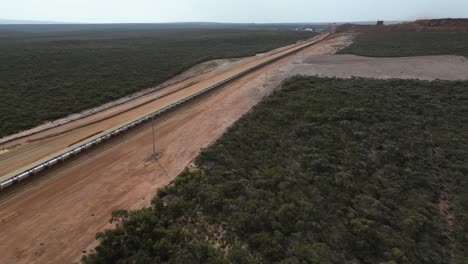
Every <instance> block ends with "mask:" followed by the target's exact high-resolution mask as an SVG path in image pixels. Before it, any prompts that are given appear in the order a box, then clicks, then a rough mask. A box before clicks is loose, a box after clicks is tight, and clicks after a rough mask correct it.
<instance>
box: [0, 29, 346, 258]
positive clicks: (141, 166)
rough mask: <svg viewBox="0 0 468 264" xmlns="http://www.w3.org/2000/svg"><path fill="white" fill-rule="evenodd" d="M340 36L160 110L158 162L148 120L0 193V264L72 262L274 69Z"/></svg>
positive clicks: (253, 94) (273, 78)
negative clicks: (116, 215) (119, 212)
mask: <svg viewBox="0 0 468 264" xmlns="http://www.w3.org/2000/svg"><path fill="white" fill-rule="evenodd" d="M340 41H341V39H336V38H334V39H331V40H328V41H325V42H323V43H320V44H318V45H316V46H311V47H309V48H307V49H305V50H303V51H300V52H298V53H297V54H296V55H291V56H288V57H286V58H283V59H280V60H278V61H276V62H274V63H272V64H269V65H268V66H267V67H265V68H262V69H259V70H256V71H253V72H251V73H249V74H247V75H245V76H243V77H242V78H239V79H237V80H235V81H233V82H230V83H228V84H227V85H226V86H224V87H222V88H220V89H216V90H213V91H212V92H210V93H209V94H206V95H203V96H202V97H200V98H197V99H195V100H193V101H191V102H189V103H187V104H186V105H182V106H181V107H179V108H177V109H175V110H174V111H171V112H169V113H167V114H165V115H164V116H161V117H160V118H158V119H157V121H156V139H157V141H156V142H157V143H156V146H157V151H158V152H159V153H160V156H159V159H158V162H155V161H154V160H153V159H149V157H150V155H151V152H152V143H151V142H152V129H151V126H150V125H149V124H147V125H142V126H139V127H136V128H135V129H132V130H130V131H128V132H127V133H125V134H122V135H120V136H119V137H116V138H115V139H113V140H111V141H108V142H106V143H103V144H102V145H100V146H97V147H96V148H93V149H91V150H90V151H89V152H86V153H83V154H82V155H80V156H77V157H76V159H74V160H70V161H69V162H67V163H65V164H63V166H58V167H56V168H53V169H51V170H49V171H47V174H44V175H43V176H42V177H40V176H38V177H35V178H33V179H31V181H30V182H29V183H27V185H26V186H23V187H21V188H19V189H16V190H15V192H13V193H11V195H5V196H0V223H1V228H0V252H1V253H2V254H0V263H15V264H18V263H70V262H73V261H75V262H77V261H78V260H79V259H80V257H81V256H82V255H83V254H86V252H89V249H91V248H93V247H94V246H95V245H96V241H95V234H96V232H98V231H102V230H103V229H105V228H107V227H109V224H108V219H109V217H110V214H111V212H112V211H113V210H116V209H119V208H124V209H137V208H141V207H142V206H145V205H148V203H149V202H150V200H151V198H152V197H153V196H154V195H155V193H156V191H157V189H158V188H161V187H163V186H165V185H167V184H169V183H170V182H171V181H172V180H174V178H175V177H177V175H178V174H179V173H180V172H181V171H182V170H183V169H184V168H185V167H186V166H187V165H188V164H190V162H191V161H192V160H193V159H194V158H195V157H196V156H197V155H198V153H199V152H200V150H201V149H202V148H205V147H206V146H208V145H209V144H210V143H211V142H213V141H214V140H216V139H217V138H219V137H220V136H221V135H222V134H223V133H224V131H225V130H226V129H227V128H228V127H229V126H231V125H232V124H233V123H234V122H235V121H236V120H237V119H238V118H239V117H241V116H242V115H243V114H245V113H246V112H247V111H249V110H250V109H251V108H252V107H253V106H254V105H255V104H257V103H258V102H259V101H260V100H261V99H262V98H263V97H264V96H266V95H268V94H269V93H271V92H272V91H273V90H274V89H275V88H276V87H278V85H279V84H280V83H281V82H282V81H283V80H284V79H282V77H281V76H277V75H276V73H277V72H278V70H279V69H280V68H281V67H283V66H284V65H287V64H288V63H291V61H293V60H295V58H296V57H297V58H300V57H301V56H304V55H305V54H307V55H312V54H316V55H319V54H329V53H331V52H333V51H334V50H336V47H338V46H340V45H341V44H340ZM266 72H268V75H266V74H265V73H266ZM266 76H268V77H267V78H265V77H266ZM166 89H167V88H166Z"/></svg>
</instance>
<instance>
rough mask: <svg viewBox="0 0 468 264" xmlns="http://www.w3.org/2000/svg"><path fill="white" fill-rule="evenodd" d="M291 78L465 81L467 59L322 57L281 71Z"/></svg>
mask: <svg viewBox="0 0 468 264" xmlns="http://www.w3.org/2000/svg"><path fill="white" fill-rule="evenodd" d="M282 70H283V71H284V72H285V73H288V74H289V75H290V76H293V75H296V74H298V75H318V76H327V77H339V78H350V77H353V76H355V77H365V78H376V79H393V78H397V79H420V80H437V79H439V80H468V59H467V58H465V57H462V56H443V55H440V56H418V57H401V58H370V57H362V56H356V55H324V56H311V57H307V58H304V59H303V60H302V61H301V62H299V63H295V64H290V65H287V66H286V67H285V68H284V69H282Z"/></svg>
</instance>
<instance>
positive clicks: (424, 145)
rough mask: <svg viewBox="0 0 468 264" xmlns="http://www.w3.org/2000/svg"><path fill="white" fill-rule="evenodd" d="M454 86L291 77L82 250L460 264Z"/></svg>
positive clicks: (465, 229)
mask: <svg viewBox="0 0 468 264" xmlns="http://www.w3.org/2000/svg"><path fill="white" fill-rule="evenodd" d="M467 85H468V82H466V81H465V82H461V81H459V82H447V81H434V82H427V81H415V80H368V79H350V80H340V79H333V78H317V77H296V78H293V79H291V80H289V81H287V82H286V83H285V84H284V85H283V88H282V89H281V90H279V91H276V92H274V93H273V94H272V95H271V96H269V97H267V98H266V99H265V100H264V101H263V102H261V103H260V104H259V105H257V106H256V107H255V108H254V110H253V111H251V112H249V113H248V114H246V116H244V117H243V118H242V119H241V120H240V121H238V122H237V123H236V124H235V125H234V126H233V127H231V128H230V129H228V131H227V132H226V134H225V135H224V136H223V137H222V138H221V139H219V140H218V141H217V142H216V143H215V144H213V145H211V146H210V147H208V148H207V149H205V150H204V151H203V152H202V154H201V155H200V156H199V157H198V158H197V159H196V161H195V164H196V166H195V168H192V169H191V170H190V171H188V170H187V171H185V172H183V173H182V174H181V175H180V176H179V177H178V178H177V179H176V181H175V182H174V183H173V184H171V185H170V186H168V187H166V188H164V189H162V190H160V191H159V193H158V197H156V198H155V199H154V200H153V201H152V204H151V206H150V207H149V208H144V209H141V210H136V211H125V210H118V211H116V212H114V213H113V214H112V221H113V222H114V223H116V228H114V229H110V230H107V231H105V232H103V233H99V234H98V235H97V238H98V239H99V240H100V245H99V246H98V247H97V248H96V251H95V252H94V253H92V254H90V255H88V256H86V257H84V259H83V261H84V262H85V263H129V262H130V263H166V262H169V263H193V262H197V263H281V262H282V263H286V262H287V263H303V262H304V263H306V262H309V263H310V262H312V263H377V262H379V263H447V262H454V263H465V262H466V260H467V259H466V257H465V255H464V249H465V248H467V247H468V240H467V239H466V234H467V233H468V225H467V223H468V221H467V219H468V218H467V216H468V203H466V202H465V201H467V200H468V191H467V190H468V181H467V179H466V177H465V176H464V175H466V174H467V173H468V167H467V165H466V163H465V161H466V160H467V159H468V151H467V150H468V134H467V133H468V116H467V115H466V111H467V109H466V98H468V90H467V89H466V87H467ZM441 181H442V182H441ZM442 183H443V184H442ZM441 186H444V188H446V189H447V190H448V191H449V193H450V197H449V199H448V203H449V206H448V207H447V208H446V209H447V212H444V211H440V210H439V208H437V207H435V206H434V204H437V203H438V202H439V201H440V200H441V197H440V193H441V188H442V187H441ZM445 214H452V215H453V216H454V219H455V220H454V222H453V224H452V225H451V226H450V225H449V223H448V222H447V220H446V219H447V215H445ZM452 252H453V253H452ZM452 260H453V261H452Z"/></svg>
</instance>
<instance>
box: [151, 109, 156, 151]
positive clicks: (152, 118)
mask: <svg viewBox="0 0 468 264" xmlns="http://www.w3.org/2000/svg"><path fill="white" fill-rule="evenodd" d="M151 123H152V129H153V158H155V159H156V156H157V153H156V137H155V134H154V115H153V116H151Z"/></svg>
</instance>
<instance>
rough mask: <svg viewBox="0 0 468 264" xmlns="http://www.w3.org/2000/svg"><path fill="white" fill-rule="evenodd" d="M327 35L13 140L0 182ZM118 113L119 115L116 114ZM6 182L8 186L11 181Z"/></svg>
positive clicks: (1, 160) (0, 167)
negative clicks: (198, 79)
mask: <svg viewBox="0 0 468 264" xmlns="http://www.w3.org/2000/svg"><path fill="white" fill-rule="evenodd" d="M327 36H328V35H327V34H323V35H319V36H317V37H315V38H313V39H311V40H308V41H304V42H300V43H298V44H296V45H292V46H290V47H287V48H286V49H284V50H280V51H278V52H274V53H272V54H269V55H267V56H260V57H258V58H257V59H255V60H253V61H247V62H246V63H244V64H241V65H239V66H237V67H235V68H233V69H230V70H227V71H225V72H222V73H219V74H216V75H214V76H211V77H208V78H205V79H203V80H200V81H199V82H197V83H188V84H185V86H183V85H182V86H181V84H179V85H175V86H173V87H167V88H165V89H163V90H161V91H159V92H156V93H154V94H150V95H148V96H146V97H144V98H140V99H139V100H136V101H135V102H130V103H129V104H125V105H124V106H122V107H120V109H109V110H108V111H104V112H103V113H100V114H97V115H93V116H90V117H89V118H86V120H81V122H76V123H71V124H68V125H65V126H61V127H58V128H56V129H51V130H48V131H44V133H38V134H36V135H33V136H31V137H26V138H22V139H19V140H13V141H11V142H9V143H8V145H7V148H8V147H11V146H14V145H15V144H21V143H23V145H22V146H19V147H16V148H13V149H12V150H11V151H8V152H6V153H4V154H2V155H0V183H2V182H3V183H5V182H6V181H7V180H9V179H12V178H13V177H15V176H16V175H21V174H22V173H23V175H25V176H29V175H28V174H24V173H25V172H26V173H27V172H28V171H30V173H29V174H34V173H33V170H34V168H38V166H41V167H39V168H41V169H42V166H43V165H42V164H43V163H44V162H46V161H48V160H51V159H54V160H55V158H58V157H63V156H65V153H67V152H70V151H71V150H73V149H76V148H78V147H79V146H81V145H83V144H84V143H85V142H86V143H88V142H87V140H88V141H89V138H90V137H94V138H96V137H104V135H106V134H109V133H110V132H111V131H115V130H116V129H117V128H118V127H119V126H121V125H122V124H125V123H128V122H131V121H135V120H136V119H139V118H142V117H144V116H147V115H149V114H151V113H153V112H155V111H157V110H160V109H163V108H165V107H167V106H171V105H174V104H176V103H178V102H180V101H181V100H184V99H187V98H189V97H191V96H193V95H194V94H197V93H199V92H201V91H203V90H205V89H206V88H207V87H211V86H213V85H216V84H222V83H223V82H225V81H226V80H230V79H232V78H235V77H236V76H238V75H239V74H242V73H245V72H248V71H249V70H251V69H255V68H257V67H259V66H262V65H263V64H265V63H269V62H270V61H274V60H276V59H278V58H281V57H283V56H286V55H289V54H292V53H294V52H296V51H298V50H301V49H303V48H305V47H307V46H310V45H312V44H314V43H316V42H317V41H320V40H323V39H324V38H326V37H327ZM119 110H120V112H117V113H116V111H119ZM25 140H27V141H25ZM96 141H97V140H96ZM67 157H68V155H67ZM55 163H56V162H54V164H55ZM48 164H49V163H47V165H48ZM36 170H37V169H36ZM8 183H12V181H9V182H8Z"/></svg>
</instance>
